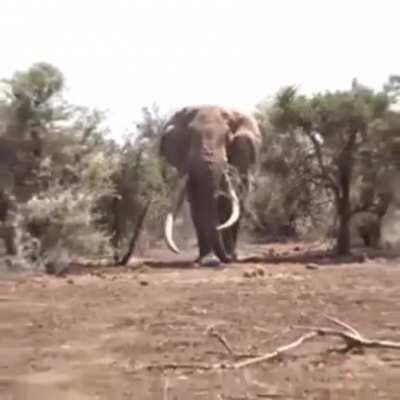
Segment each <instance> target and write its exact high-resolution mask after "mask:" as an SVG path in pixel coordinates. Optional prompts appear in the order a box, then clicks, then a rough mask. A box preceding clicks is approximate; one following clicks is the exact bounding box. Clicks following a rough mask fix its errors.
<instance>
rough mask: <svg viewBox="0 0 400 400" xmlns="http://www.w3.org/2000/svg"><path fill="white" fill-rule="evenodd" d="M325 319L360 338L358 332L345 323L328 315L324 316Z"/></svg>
mask: <svg viewBox="0 0 400 400" xmlns="http://www.w3.org/2000/svg"><path fill="white" fill-rule="evenodd" d="M325 318H326V319H327V320H329V321H331V322H333V323H334V324H336V325H339V326H340V327H341V328H344V329H347V330H348V331H350V332H352V333H353V334H354V335H356V336H359V337H361V334H360V332H358V331H357V330H356V329H354V328H353V327H352V326H350V325H349V324H347V323H346V322H343V321H341V320H340V319H338V318H334V317H330V316H329V315H325Z"/></svg>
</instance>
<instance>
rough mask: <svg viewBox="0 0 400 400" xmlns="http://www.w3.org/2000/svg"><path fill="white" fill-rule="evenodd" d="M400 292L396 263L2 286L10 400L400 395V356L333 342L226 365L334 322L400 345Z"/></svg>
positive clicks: (161, 272) (79, 275)
mask: <svg viewBox="0 0 400 400" xmlns="http://www.w3.org/2000/svg"><path fill="white" fill-rule="evenodd" d="M270 247H271V246H270ZM271 248H275V249H276V247H274V246H272V247H271ZM263 250H266V249H265V248H264V247H263ZM270 251H271V250H268V251H267V253H268V252H270ZM275 251H276V250H275ZM280 251H281V252H285V253H290V252H291V251H292V252H293V251H294V250H293V246H292V247H290V248H288V247H285V246H280ZM297 251H299V249H298V248H297ZM399 286H400V265H399V266H398V263H397V261H396V260H391V261H385V260H375V261H370V260H367V261H366V262H364V263H359V264H357V263H346V264H344V263H343V264H339V263H336V264H333V263H329V264H324V265H322V264H320V265H317V264H315V265H311V266H308V267H306V264H305V263H303V262H291V263H288V262H280V263H261V262H260V263H251V264H250V263H249V264H238V265H232V266H229V267H228V268H224V269H211V268H193V267H190V264H188V265H186V267H183V268H177V267H175V268H174V267H168V268H150V267H145V266H144V267H140V268H136V269H133V268H108V269H106V268H102V269H99V268H93V267H92V268H91V269H86V270H84V271H82V270H80V271H79V272H76V273H72V274H69V275H67V276H66V277H63V278H55V277H48V276H47V277H46V276H45V277H43V276H38V277H28V276H17V277H13V278H10V277H8V278H7V279H2V280H1V281H0V399H1V400H3V399H4V400H11V399H12V400H28V399H29V400H35V399H41V400H50V399H57V400H86V399H88V400H89V399H99V400H103V399H113V400H120V399H121V400H122V399H143V400H146V399H162V400H175V399H179V400H181V399H182V400H190V399H199V400H200V399H215V400H217V399H219V400H221V399H222V400H227V399H230V400H233V399H236V400H238V399H272V398H281V399H321V400H322V399H323V400H328V399H341V400H342V399H363V400H367V399H396V400H397V399H399V398H400V351H396V350H384V349H365V350H361V351H360V350H357V351H352V352H349V353H346V354H342V353H338V352H335V351H332V350H337V349H340V348H341V347H342V346H343V343H342V342H341V341H340V340H338V339H335V338H331V337H319V338H316V339H315V340H313V341H310V342H307V343H305V344H303V345H301V346H300V347H298V348H296V349H294V350H292V351H290V352H289V353H287V354H286V355H283V356H280V357H278V358H275V359H273V360H272V361H267V362H263V363H259V364H256V365H253V366H249V367H247V368H241V369H236V370H235V369H229V368H223V367H224V365H225V366H229V365H230V364H231V363H233V362H236V361H238V360H244V359H246V358H244V356H247V357H250V356H257V355H262V354H264V353H267V352H269V351H272V350H273V349H275V348H277V347H278V346H281V345H284V344H287V343H289V342H291V341H293V340H295V339H296V338H298V337H299V336H301V335H302V334H304V330H303V329H302V326H303V327H304V326H311V325H321V326H332V323H331V322H329V321H327V320H326V319H325V318H324V315H330V316H334V317H337V318H340V319H341V320H343V321H346V322H349V323H351V324H352V325H353V326H354V327H356V328H357V329H358V330H360V331H361V332H362V333H363V334H365V335H367V336H369V337H373V338H378V339H392V340H398V341H400V290H399ZM210 328H213V332H216V336H215V335H214V336H213V335H211V334H210V331H209V329H210ZM218 338H219V339H218ZM221 338H223V339H225V340H226V342H227V345H228V347H229V348H230V349H231V351H230V350H228V349H227V348H226V346H224V345H223V344H222V343H221ZM213 365H214V366H215V365H219V367H218V368H214V369H208V368H209V367H212V366H213ZM221 366H222V367H221Z"/></svg>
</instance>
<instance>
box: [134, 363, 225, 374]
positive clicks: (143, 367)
mask: <svg viewBox="0 0 400 400" xmlns="http://www.w3.org/2000/svg"><path fill="white" fill-rule="evenodd" d="M216 367H218V365H212V364H205V363H193V364H189V363H182V364H180V363H175V362H170V363H161V364H147V365H141V366H139V367H137V368H135V370H134V371H135V372H139V371H145V370H147V371H151V370H154V369H160V370H166V369H197V370H201V371H208V370H211V369H214V368H216Z"/></svg>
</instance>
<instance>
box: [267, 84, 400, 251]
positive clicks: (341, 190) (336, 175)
mask: <svg viewBox="0 0 400 400" xmlns="http://www.w3.org/2000/svg"><path fill="white" fill-rule="evenodd" d="M397 82H398V81H397V80H396V79H394V78H392V79H391V80H390V82H389V84H388V85H386V86H385V87H384V89H383V90H381V91H377V92H375V91H373V90H371V89H369V88H367V87H365V86H362V85H360V84H358V82H357V81H353V84H352V88H351V89H350V90H347V91H336V92H326V93H318V94H316V95H313V96H311V97H307V96H304V95H300V94H298V93H297V90H296V89H295V88H294V87H287V88H284V89H283V90H281V91H280V92H279V93H278V94H277V96H276V98H275V101H274V104H273V106H272V107H271V110H270V122H271V124H272V126H273V128H274V129H275V131H274V132H275V133H276V134H278V135H281V136H282V135H291V136H293V137H296V138H301V140H302V142H301V143H302V144H303V143H304V140H306V142H308V145H307V146H306V148H308V150H306V157H303V159H302V160H303V161H302V162H301V163H300V164H303V165H295V164H294V163H293V162H289V165H290V166H291V167H292V168H293V169H292V173H293V174H294V175H297V174H298V172H299V171H301V174H302V176H304V177H305V182H304V184H305V186H304V187H309V188H312V186H310V185H314V189H313V191H315V190H318V191H321V190H326V189H328V190H329V191H330V192H331V195H332V196H333V199H334V200H335V206H336V210H337V213H338V217H339V229H338V236H337V241H338V249H339V251H340V252H342V253H346V252H348V251H349V246H350V237H349V223H350V219H351V217H352V215H353V213H354V212H355V211H354V210H353V209H354V208H355V209H357V208H360V204H351V193H350V192H351V190H352V189H354V188H356V189H360V188H361V186H362V185H361V186H359V187H358V188H357V187H355V186H354V182H355V181H356V180H357V179H358V180H359V181H360V179H359V177H360V176H362V175H364V181H365V179H366V176H367V175H368V176H369V178H368V179H369V180H370V185H371V184H373V182H376V180H377V177H379V176H380V177H381V176H382V173H383V170H384V169H387V166H388V165H393V163H394V162H395V157H394V154H392V156H391V157H388V155H389V154H390V149H394V148H396V146H395V145H394V144H395V143H397V140H398V137H399V136H398V135H399V129H398V127H399V126H400V125H398V118H399V117H398V114H396V113H394V112H392V111H391V110H390V107H391V105H392V104H393V101H394V98H395V97H394V96H393V95H391V94H393V93H394V92H395V91H396V90H398V86H396V84H397ZM293 145H295V146H299V141H298V139H296V140H294V141H292V143H290V142H288V145H287V146H286V148H285V156H282V157H279V156H278V158H279V160H280V162H281V163H282V162H283V163H284V162H285V158H286V157H287V154H288V153H289V154H290V150H289V148H290V147H291V146H293ZM275 154H276V153H275ZM372 159H373V160H375V161H376V163H375V164H374V165H372V163H371V160H372ZM368 161H369V162H368ZM371 170H373V172H374V173H371ZM304 172H306V174H304ZM371 179H372V180H371ZM364 187H365V186H364ZM353 191H354V190H353ZM360 196H361V197H362V195H361V194H360V193H358V197H360ZM353 197H354V196H353ZM355 197H357V195H356V196H355ZM372 197H373V198H374V197H375V198H376V197H377V196H376V195H374V196H372ZM378 197H379V196H378ZM386 198H388V196H386ZM372 203H374V201H372ZM372 203H371V204H370V205H368V207H372V205H373V204H372ZM363 211H365V210H363Z"/></svg>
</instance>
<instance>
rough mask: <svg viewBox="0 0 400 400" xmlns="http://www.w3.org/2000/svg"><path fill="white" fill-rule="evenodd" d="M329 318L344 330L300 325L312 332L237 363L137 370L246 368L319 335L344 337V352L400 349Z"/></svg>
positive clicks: (171, 365) (229, 350)
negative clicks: (370, 349) (366, 349)
mask: <svg viewBox="0 0 400 400" xmlns="http://www.w3.org/2000/svg"><path fill="white" fill-rule="evenodd" d="M326 318H327V319H328V320H330V321H331V322H333V323H334V324H336V325H338V326H339V327H341V328H342V330H339V329H334V328H329V327H318V326H315V327H313V326H311V327H302V326H298V327H300V328H302V329H308V330H310V331H311V332H308V333H306V334H304V335H302V336H300V337H299V338H298V339H296V340H295V341H294V342H291V343H289V344H287V345H284V346H280V347H278V348H277V349H276V350H274V351H272V352H269V353H266V354H264V355H261V356H257V357H252V358H250V359H248V360H245V361H238V362H235V363H221V364H202V363H199V364H179V363H167V364H154V365H147V366H142V367H140V368H137V369H136V371H139V370H145V369H147V370H149V369H163V370H165V369H195V370H196V369H197V370H202V371H208V370H215V369H240V368H246V367H248V366H251V365H255V364H260V363H262V362H265V361H270V360H272V359H275V358H277V357H279V356H280V355H282V354H284V353H287V352H288V351H290V350H293V349H294V348H296V347H298V346H300V345H302V344H303V343H305V342H307V341H310V340H311V339H314V338H315V337H317V336H334V337H339V338H341V339H343V340H344V341H345V343H346V345H347V346H346V347H345V348H344V349H343V352H347V351H349V350H351V349H353V348H357V347H358V348H362V347H366V348H383V349H393V350H400V342H395V341H391V340H378V339H369V338H367V337H365V336H363V335H361V333H360V332H358V331H357V330H356V329H355V328H353V327H352V326H351V325H349V324H347V323H345V322H343V321H341V320H339V319H337V318H333V317H326ZM208 333H209V334H210V335H212V336H214V337H216V338H217V339H218V340H219V341H220V342H221V343H222V344H223V346H224V347H225V348H226V349H227V350H228V352H229V354H230V355H231V356H234V357H235V358H237V357H240V355H238V354H236V353H235V352H234V351H233V349H232V347H231V346H230V345H229V343H228V342H227V341H226V339H225V338H224V337H223V336H222V335H221V334H219V333H218V332H216V331H215V330H214V329H213V328H210V329H209V330H208Z"/></svg>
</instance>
